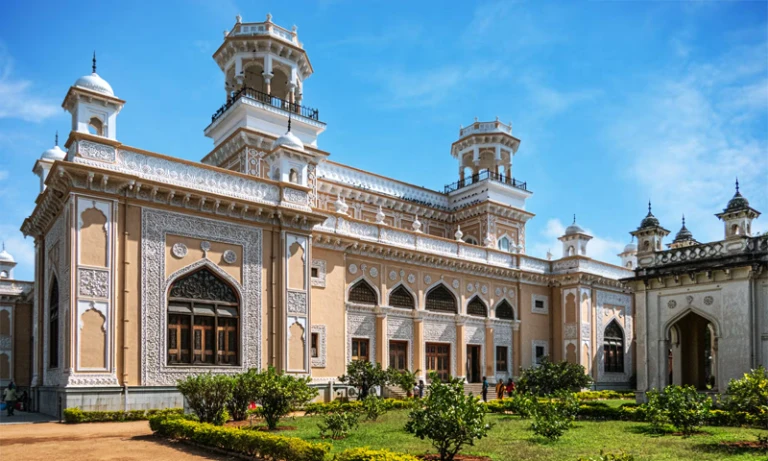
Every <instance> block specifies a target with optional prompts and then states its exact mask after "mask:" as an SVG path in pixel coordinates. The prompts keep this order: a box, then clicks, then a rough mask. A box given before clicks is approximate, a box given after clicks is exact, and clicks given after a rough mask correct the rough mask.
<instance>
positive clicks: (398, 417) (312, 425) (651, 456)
mask: <svg viewBox="0 0 768 461" xmlns="http://www.w3.org/2000/svg"><path fill="white" fill-rule="evenodd" d="M407 415H408V412H407V411H393V412H390V413H388V414H386V415H384V416H382V417H381V418H379V420H378V421H376V422H362V421H361V424H360V426H359V427H358V429H357V430H356V431H354V432H353V433H352V434H351V435H350V436H349V437H348V438H346V439H344V440H336V441H330V440H324V441H326V442H330V443H332V445H333V452H334V453H338V452H340V451H342V450H344V449H346V448H353V447H365V446H367V447H370V448H386V449H389V450H393V451H398V452H404V453H411V454H422V453H425V452H428V451H432V452H434V451H433V450H432V449H431V446H430V444H429V442H428V441H422V440H419V439H417V438H415V437H413V436H412V435H410V434H407V433H406V432H405V431H404V430H403V425H404V424H405V421H406V420H407V417H408V416H407ZM320 421H321V417H319V416H310V417H297V418H288V419H286V420H284V421H282V423H283V425H290V426H296V430H295V431H291V432H290V433H287V432H283V433H282V434H284V435H291V436H297V437H301V438H303V439H306V440H310V441H322V439H320V436H319V432H320V431H319V429H318V428H317V423H318V422H320ZM488 422H490V423H491V424H492V425H493V428H492V429H491V433H490V436H489V437H487V438H485V439H482V440H480V441H479V442H477V443H476V444H475V446H471V447H467V448H466V449H465V450H463V453H464V454H472V455H479V456H489V457H490V458H491V459H493V460H499V461H501V460H503V461H517V460H520V461H534V460H535V461H555V460H556V461H569V460H573V461H575V460H577V459H578V458H579V457H580V456H587V457H589V456H594V455H597V454H598V453H599V452H600V450H601V449H602V450H605V451H606V452H619V451H622V450H623V451H625V452H627V453H632V454H634V455H635V459H636V460H637V461H651V460H652V461H673V460H681V461H682V460H692V459H693V460H696V461H710V460H711V461H715V460H725V459H727V460H734V461H736V460H766V459H767V458H766V454H765V453H757V452H750V451H741V452H738V451H736V452H734V451H728V450H725V449H724V448H722V447H721V446H720V445H719V443H720V442H723V441H730V442H734V441H742V440H750V441H751V440H756V439H757V435H758V434H765V433H766V431H761V430H759V429H745V428H733V427H709V426H708V427H704V428H702V432H701V433H700V434H697V435H694V436H691V437H689V438H683V437H680V436H674V435H665V436H653V435H649V434H647V432H646V430H645V428H646V424H641V423H635V422H625V421H606V422H587V421H577V422H576V423H575V426H574V428H573V429H571V430H569V431H568V432H566V434H565V435H564V436H563V437H562V438H561V439H560V440H559V441H557V442H550V443H547V442H545V441H544V440H543V439H539V438H537V437H536V436H535V435H534V434H533V432H531V431H530V430H529V426H530V420H521V419H520V418H518V417H517V416H506V415H488Z"/></svg>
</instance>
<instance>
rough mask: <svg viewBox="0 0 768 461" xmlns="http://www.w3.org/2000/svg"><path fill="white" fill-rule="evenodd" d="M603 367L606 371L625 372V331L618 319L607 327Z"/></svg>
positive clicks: (604, 336)
mask: <svg viewBox="0 0 768 461" xmlns="http://www.w3.org/2000/svg"><path fill="white" fill-rule="evenodd" d="M603 369H604V370H605V372H606V373H624V333H623V332H622V331H621V327H620V326H619V324H618V323H616V320H614V321H612V322H611V323H609V324H608V326H607V327H605V334H604V335H603Z"/></svg>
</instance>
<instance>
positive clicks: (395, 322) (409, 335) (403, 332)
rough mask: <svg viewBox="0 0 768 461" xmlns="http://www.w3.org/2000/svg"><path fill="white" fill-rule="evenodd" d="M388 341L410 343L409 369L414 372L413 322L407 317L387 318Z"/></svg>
mask: <svg viewBox="0 0 768 461" xmlns="http://www.w3.org/2000/svg"><path fill="white" fill-rule="evenodd" d="M387 340H390V341H391V340H395V341H406V342H408V369H409V370H412V371H413V370H414V368H413V320H412V319H410V318H407V317H399V316H394V315H389V316H387ZM387 350H389V343H387ZM389 365H390V366H391V365H392V364H389Z"/></svg>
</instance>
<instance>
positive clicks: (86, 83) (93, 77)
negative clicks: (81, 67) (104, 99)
mask: <svg viewBox="0 0 768 461" xmlns="http://www.w3.org/2000/svg"><path fill="white" fill-rule="evenodd" d="M73 86H76V87H78V88H84V89H86V90H91V91H95V92H97V93H101V94H105V95H107V96H114V95H115V92H114V91H113V90H112V86H111V85H110V84H109V83H107V81H106V80H104V79H103V78H101V77H99V74H97V73H96V72H93V73H91V74H90V75H83V76H82V77H80V78H78V79H77V81H75V84H74V85H73Z"/></svg>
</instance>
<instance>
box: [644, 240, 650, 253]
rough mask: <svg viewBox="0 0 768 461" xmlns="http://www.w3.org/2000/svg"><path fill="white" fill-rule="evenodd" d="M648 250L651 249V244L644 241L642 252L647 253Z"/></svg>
mask: <svg viewBox="0 0 768 461" xmlns="http://www.w3.org/2000/svg"><path fill="white" fill-rule="evenodd" d="M650 249H651V242H649V241H648V240H646V241H644V242H643V250H644V251H648V250H650Z"/></svg>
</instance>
